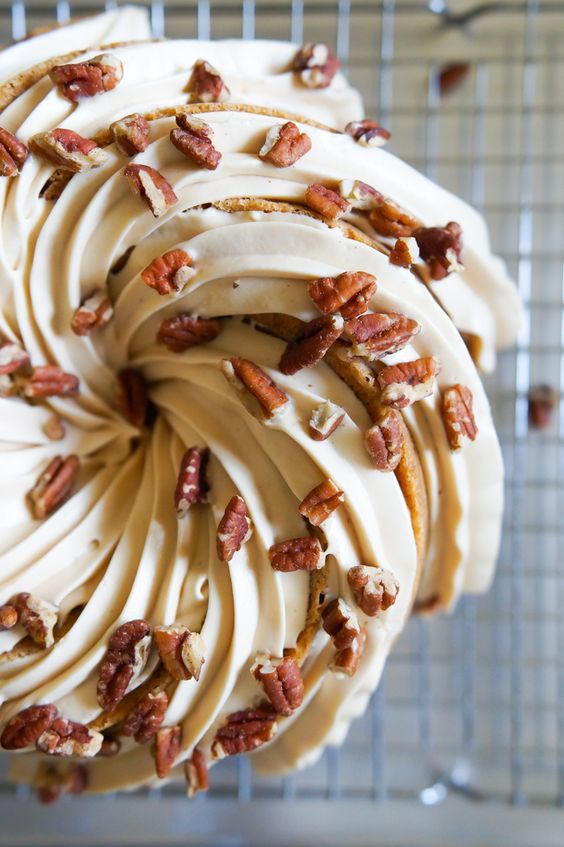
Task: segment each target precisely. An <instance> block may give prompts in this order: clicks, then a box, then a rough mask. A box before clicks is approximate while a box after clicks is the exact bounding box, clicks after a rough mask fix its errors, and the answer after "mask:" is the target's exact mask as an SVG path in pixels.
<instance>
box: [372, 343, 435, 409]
mask: <svg viewBox="0 0 564 847" xmlns="http://www.w3.org/2000/svg"><path fill="white" fill-rule="evenodd" d="M440 370H441V367H440V365H439V362H438V360H437V359H436V358H435V357H434V356H425V357H424V358H423V359H415V360H414V361H412V362H399V364H397V365H390V366H388V367H385V368H382V370H381V371H378V384H379V385H380V388H381V390H382V395H381V398H380V399H381V401H382V403H385V404H386V405H387V406H392V407H393V408H394V409H405V407H406V406H411V404H412V403H415V402H417V400H422V399H423V398H424V397H428V396H429V395H430V394H432V393H433V389H434V387H435V377H436V376H437V374H438V373H439V372H440Z"/></svg>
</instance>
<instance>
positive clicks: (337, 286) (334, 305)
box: [307, 271, 376, 318]
mask: <svg viewBox="0 0 564 847" xmlns="http://www.w3.org/2000/svg"><path fill="white" fill-rule="evenodd" d="M375 291H376V279H375V277H373V276H372V274H368V273H364V271H355V272H354V273H353V272H350V271H345V272H344V273H342V274H339V276H336V277H332V276H326V277H320V278H319V279H314V280H312V281H311V282H310V283H309V286H308V292H307V293H308V294H309V296H310V298H311V299H312V300H313V302H314V303H315V305H316V306H317V308H318V309H319V311H320V312H323V314H324V315H328V314H331V313H332V312H337V311H339V312H340V313H341V315H342V316H343V317H344V318H355V317H356V316H357V315H361V314H362V313H363V312H365V311H366V306H367V303H368V301H369V300H370V298H371V297H372V295H373V294H374V293H375Z"/></svg>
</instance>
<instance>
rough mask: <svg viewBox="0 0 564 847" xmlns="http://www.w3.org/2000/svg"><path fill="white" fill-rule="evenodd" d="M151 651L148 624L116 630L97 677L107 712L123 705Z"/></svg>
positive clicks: (129, 623)
mask: <svg viewBox="0 0 564 847" xmlns="http://www.w3.org/2000/svg"><path fill="white" fill-rule="evenodd" d="M150 649H151V627H150V626H149V624H148V623H147V622H146V621H143V620H133V621H127V623H124V624H122V625H121V626H119V627H118V628H117V629H116V631H115V632H114V634H113V635H112V637H111V638H110V641H109V643H108V649H107V650H106V652H105V653H104V656H103V658H102V662H101V665H100V674H99V677H98V686H97V695H98V703H99V704H100V706H101V707H102V708H103V709H105V710H106V712H110V713H111V712H114V711H115V710H116V708H117V707H118V705H119V704H120V703H121V701H122V700H123V698H124V697H125V695H126V693H127V691H128V689H129V687H130V685H131V683H132V682H134V680H135V679H136V678H137V677H138V676H139V674H140V673H141V672H142V670H143V668H144V667H145V665H146V664H147V659H148V656H149V650H150Z"/></svg>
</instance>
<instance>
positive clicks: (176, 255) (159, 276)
mask: <svg viewBox="0 0 564 847" xmlns="http://www.w3.org/2000/svg"><path fill="white" fill-rule="evenodd" d="M195 273H196V271H195V270H194V268H193V267H192V256H190V254H189V253H187V252H186V251H185V250H180V249H177V250H169V251H168V252H167V253H163V255H162V256H157V258H156V259H153V261H152V262H151V264H150V265H147V267H146V268H145V270H143V271H141V279H142V280H143V282H144V283H145V285H148V286H149V288H154V289H155V291H156V292H157V294H160V295H161V296H164V295H166V294H176V293H177V292H179V291H182V289H183V288H184V286H185V285H186V284H187V283H188V282H189V281H190V280H191V279H192V277H193V276H194V274H195Z"/></svg>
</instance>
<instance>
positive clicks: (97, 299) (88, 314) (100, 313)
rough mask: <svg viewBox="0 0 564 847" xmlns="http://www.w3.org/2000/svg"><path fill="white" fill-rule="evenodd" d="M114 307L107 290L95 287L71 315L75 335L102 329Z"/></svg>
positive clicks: (108, 320)
mask: <svg viewBox="0 0 564 847" xmlns="http://www.w3.org/2000/svg"><path fill="white" fill-rule="evenodd" d="M113 314H114V308H113V306H112V304H111V302H110V300H109V298H108V294H107V292H106V291H105V290H104V289H102V288H97V289H96V290H95V291H93V292H92V294H90V296H89V297H86V298H85V299H84V300H83V301H82V303H81V304H80V306H79V307H78V309H77V310H76V312H75V313H74V315H73V318H72V322H71V329H72V331H73V332H74V333H75V335H90V333H91V332H93V331H94V330H95V329H102V328H103V327H105V326H106V324H108V323H109V322H110V320H111V319H112V316H113Z"/></svg>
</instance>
